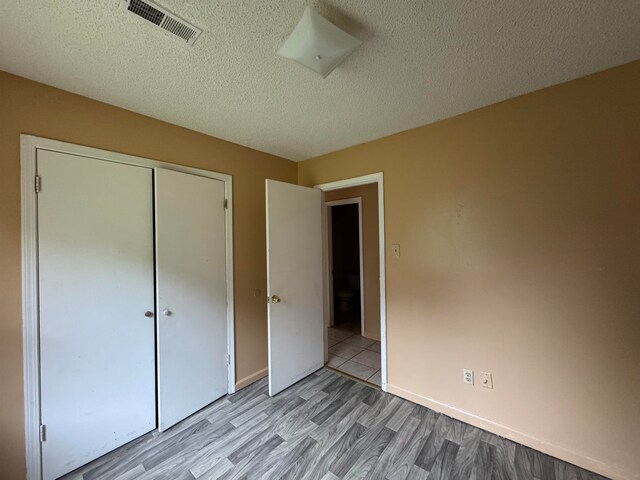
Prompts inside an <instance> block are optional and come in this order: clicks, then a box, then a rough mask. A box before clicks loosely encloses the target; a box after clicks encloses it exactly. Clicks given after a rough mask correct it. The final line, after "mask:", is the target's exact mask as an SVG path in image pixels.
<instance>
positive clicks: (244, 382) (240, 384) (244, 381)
mask: <svg viewBox="0 0 640 480" xmlns="http://www.w3.org/2000/svg"><path fill="white" fill-rule="evenodd" d="M268 373H269V367H264V368H263V369H262V370H258V371H257V372H254V373H252V374H251V375H247V376H246V377H244V378H241V379H240V380H238V381H237V382H236V392H237V391H238V390H240V389H241V388H244V387H248V386H249V385H251V384H252V383H253V382H257V381H258V380H260V379H261V378H264V377H266V376H267V374H268Z"/></svg>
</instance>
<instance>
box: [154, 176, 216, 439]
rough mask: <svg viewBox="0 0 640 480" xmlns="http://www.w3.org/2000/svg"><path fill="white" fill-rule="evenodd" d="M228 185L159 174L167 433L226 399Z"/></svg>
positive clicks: (162, 405) (161, 396)
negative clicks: (225, 187) (193, 415)
mask: <svg viewBox="0 0 640 480" xmlns="http://www.w3.org/2000/svg"><path fill="white" fill-rule="evenodd" d="M224 195H225V193H224V182H222V181H219V180H215V179H211V178H206V177H200V176H196V175H190V174H186V173H181V172H175V171H170V170H162V169H158V170H157V171H156V255H157V288H158V347H157V348H158V418H159V428H160V430H165V429H167V428H169V427H171V426H172V425H175V424H176V423H177V422H179V421H180V420H182V419H184V418H186V417H188V416H189V415H191V414H193V413H195V412H196V411H198V410H200V409H201V408H203V407H204V406H206V405H208V404H210V403H211V402H213V401H214V400H216V399H218V398H220V397H221V396H222V395H225V394H226V393H227V359H226V354H227V295H226V261H225V250H226V244H225V209H224Z"/></svg>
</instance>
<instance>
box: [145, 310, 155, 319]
mask: <svg viewBox="0 0 640 480" xmlns="http://www.w3.org/2000/svg"><path fill="white" fill-rule="evenodd" d="M144 316H145V317H147V318H151V317H153V312H151V311H149V310H147V311H146V312H144Z"/></svg>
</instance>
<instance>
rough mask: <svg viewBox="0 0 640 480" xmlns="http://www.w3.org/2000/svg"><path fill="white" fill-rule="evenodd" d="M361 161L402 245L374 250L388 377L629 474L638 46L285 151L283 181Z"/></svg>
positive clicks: (633, 417) (636, 388)
mask: <svg viewBox="0 0 640 480" xmlns="http://www.w3.org/2000/svg"><path fill="white" fill-rule="evenodd" d="M425 88H426V87H425ZM373 172H384V185H385V222H386V223H385V225H386V245H387V246H389V245H391V244H394V243H398V244H400V245H401V254H402V256H401V257H400V258H399V259H392V258H391V256H390V255H389V251H388V249H387V261H386V268H387V302H388V304H387V315H388V317H387V318H388V322H387V328H388V331H387V332H388V362H389V370H388V374H389V384H390V391H392V392H395V393H399V394H400V395H403V396H406V397H408V398H411V399H413V400H416V401H419V402H421V403H423V404H425V405H429V406H432V407H435V408H437V409H439V410H443V411H446V412H448V413H449V414H452V415H453V416H457V417H459V418H463V419H465V420H467V421H470V422H472V423H476V424H479V425H484V426H485V427H488V428H489V429H490V430H494V431H497V432H501V433H502V434H503V435H509V436H511V437H512V438H516V439H519V441H521V442H523V443H527V444H529V445H532V446H534V447H536V448H538V449H541V450H544V451H547V452H550V453H553V454H554V455H558V456H561V457H563V458H565V459H567V460H569V461H572V462H575V463H578V464H580V465H583V466H585V467H587V468H591V469H597V470H599V471H600V472H602V473H605V474H607V475H610V476H613V477H615V478H620V479H622V478H627V479H629V478H636V479H637V478H640V476H639V473H638V472H640V442H639V441H638V432H640V413H639V412H640V217H639V215H640V62H634V63H631V64H628V65H625V66H622V67H619V68H616V69H612V70H609V71H605V72H603V73H599V74H596V75H592V76H590V77H586V78H583V79H579V80H576V81H573V82H569V83H566V84H562V85H558V86H554V87H552V88H548V89H545V90H541V91H538V92H535V93H532V94H529V95H525V96H522V97H519V98H515V99H512V100H509V101H506V102H503V103H500V104H497V105H493V106H490V107H487V108H483V109H480V110H477V111H474V112H471V113H468V114H464V115H461V116H458V117H456V118H452V119H449V120H446V121H443V122H439V123H436V124H432V125H429V126H425V127H421V128H418V129H415V130H411V131H407V132H404V133H401V134H398V135H394V136H391V137H387V138H383V139H380V140H377V141H374V142H371V143H368V144H364V145H360V146H357V147H353V148H349V149H346V150H342V151H338V152H335V153H333V154H329V155H325V156H323V157H320V158H317V159H313V160H309V161H306V162H303V163H301V164H300V165H299V170H298V180H299V183H300V184H302V185H309V186H311V185H315V184H319V183H324V182H329V181H334V180H340V179H344V178H349V177H354V176H359V175H364V174H368V173H373ZM463 367H467V368H473V369H474V370H475V372H476V375H478V374H479V373H480V372H481V371H487V372H492V373H493V379H494V385H495V388H494V390H488V389H483V388H481V387H480V386H479V385H476V386H475V387H470V386H466V385H463V383H462V368H463Z"/></svg>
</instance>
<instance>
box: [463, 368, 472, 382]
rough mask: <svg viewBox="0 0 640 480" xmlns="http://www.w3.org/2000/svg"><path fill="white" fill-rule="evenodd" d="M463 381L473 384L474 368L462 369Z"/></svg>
mask: <svg viewBox="0 0 640 480" xmlns="http://www.w3.org/2000/svg"><path fill="white" fill-rule="evenodd" d="M462 382H463V383H466V384H467V385H473V370H471V369H469V368H463V369H462Z"/></svg>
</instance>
